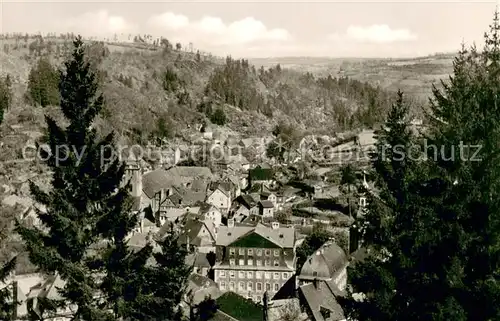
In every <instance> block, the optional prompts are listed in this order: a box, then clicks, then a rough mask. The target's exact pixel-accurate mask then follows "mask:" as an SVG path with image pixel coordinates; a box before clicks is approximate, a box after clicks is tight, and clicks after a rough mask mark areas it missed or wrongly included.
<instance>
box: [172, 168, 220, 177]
mask: <svg viewBox="0 0 500 321" xmlns="http://www.w3.org/2000/svg"><path fill="white" fill-rule="evenodd" d="M166 172H167V174H168V175H170V176H179V177H189V178H192V179H196V178H204V179H207V178H212V171H211V170H210V168H208V167H199V166H174V167H171V168H169V169H168V170H166Z"/></svg>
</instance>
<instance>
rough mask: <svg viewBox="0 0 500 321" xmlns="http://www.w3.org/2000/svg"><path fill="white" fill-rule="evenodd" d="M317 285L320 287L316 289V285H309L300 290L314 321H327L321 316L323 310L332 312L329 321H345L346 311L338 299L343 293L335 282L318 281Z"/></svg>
mask: <svg viewBox="0 0 500 321" xmlns="http://www.w3.org/2000/svg"><path fill="white" fill-rule="evenodd" d="M317 284H318V287H315V285H314V283H309V284H305V285H303V286H301V287H300V288H299V291H300V292H301V294H302V296H303V297H304V299H305V303H306V305H307V306H308V307H309V310H310V312H311V313H312V315H313V321H326V320H325V318H324V317H323V315H322V314H321V310H322V308H323V309H326V310H328V311H330V318H329V319H328V321H341V320H345V316H344V311H343V310H342V307H341V306H340V304H339V303H338V302H337V299H336V297H338V296H341V295H342V292H341V291H340V290H339V289H338V288H337V287H336V286H335V284H334V282H333V281H317Z"/></svg>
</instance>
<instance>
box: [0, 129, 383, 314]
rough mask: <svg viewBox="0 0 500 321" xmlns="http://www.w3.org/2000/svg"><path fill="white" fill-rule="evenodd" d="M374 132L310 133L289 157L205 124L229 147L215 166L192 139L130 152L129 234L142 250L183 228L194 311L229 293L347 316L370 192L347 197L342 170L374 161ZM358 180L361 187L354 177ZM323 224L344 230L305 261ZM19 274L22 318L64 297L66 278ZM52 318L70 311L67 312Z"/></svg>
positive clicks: (261, 141)
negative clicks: (358, 221) (142, 153)
mask: <svg viewBox="0 0 500 321" xmlns="http://www.w3.org/2000/svg"><path fill="white" fill-rule="evenodd" d="M375 137H376V136H375V133H374V131H372V130H365V131H362V132H360V133H358V134H356V135H352V137H351V139H342V140H337V143H335V142H336V140H335V139H332V138H329V137H323V138H321V137H314V136H306V137H304V138H303V139H302V140H301V143H300V144H299V146H300V147H299V148H300V150H296V151H287V153H288V155H287V157H286V160H276V159H275V158H269V157H267V156H266V146H267V145H268V144H269V143H270V142H271V141H272V139H273V138H272V137H254V138H244V139H240V140H238V139H231V138H230V137H229V138H226V139H225V140H223V141H221V140H220V139H215V138H214V136H213V135H212V133H211V132H210V131H206V130H205V131H203V132H202V133H200V140H202V141H204V143H205V145H209V146H222V148H221V150H222V151H224V153H225V154H224V157H217V158H216V157H213V156H212V158H216V161H210V160H208V161H206V163H207V166H193V164H191V165H190V166H184V165H183V164H187V163H189V161H190V158H191V157H192V156H190V155H193V153H192V150H189V148H186V147H181V148H179V147H178V148H176V149H175V150H174V149H171V150H168V149H167V152H163V158H162V160H163V162H156V163H154V164H151V163H150V162H147V161H145V160H144V159H143V158H138V157H135V156H134V155H133V154H130V155H128V158H127V159H126V162H125V163H126V175H125V180H124V183H126V182H128V183H130V185H129V187H130V193H131V195H132V198H133V200H134V202H133V208H132V210H133V213H131V214H135V215H139V217H140V219H139V222H140V224H139V225H138V226H137V228H136V229H135V231H134V232H133V233H132V234H131V235H129V240H128V241H129V246H130V247H132V248H137V249H140V248H141V247H143V246H144V245H146V244H147V243H149V242H153V241H154V240H161V239H162V237H164V235H165V234H166V233H168V231H169V229H170V228H171V226H172V225H173V226H181V227H182V231H181V237H180V242H181V244H182V246H185V247H186V248H187V249H188V250H189V251H190V252H189V253H190V254H189V256H188V258H187V260H186V261H187V262H186V264H188V265H190V266H192V268H193V270H192V275H191V276H190V279H189V285H188V290H187V291H186V309H187V311H189V305H192V304H197V303H199V302H200V301H202V300H203V299H205V298H206V297H207V296H209V297H211V298H213V299H216V300H218V302H219V301H220V300H223V299H224V298H226V297H227V298H226V299H227V300H229V301H230V302H232V301H234V300H243V302H246V304H250V302H251V303H252V304H254V305H255V307H261V306H264V305H265V306H266V308H265V310H266V312H265V313H264V314H263V315H264V316H265V317H266V318H267V319H268V320H279V319H283V314H287V315H288V318H290V314H293V315H295V318H296V319H297V320H305V319H309V320H314V321H317V320H318V321H322V320H332V321H334V320H343V314H342V309H341V308H340V306H339V304H338V303H337V300H336V299H335V298H336V297H337V296H338V295H342V293H343V291H345V289H346V282H347V274H346V268H347V266H348V265H349V264H350V262H351V261H352V258H354V257H356V255H357V253H358V252H360V250H358V248H359V244H357V243H359V242H355V241H354V242H353V238H352V237H350V229H351V228H352V227H351V225H352V224H353V222H354V218H355V216H356V214H355V213H354V211H356V212H362V209H363V207H364V206H366V197H364V196H362V195H361V196H360V194H359V193H358V195H357V196H356V197H357V198H354V196H353V195H355V194H354V193H351V195H350V196H353V198H352V199H351V200H350V201H349V204H348V206H347V207H346V206H342V205H340V204H338V203H339V200H340V199H342V197H343V196H345V195H343V194H347V192H346V189H345V188H342V186H341V183H340V180H339V179H340V177H339V175H341V173H340V170H341V168H342V166H343V165H345V164H346V163H348V162H351V163H356V164H355V165H356V168H359V169H361V168H363V166H366V165H367V164H368V163H367V160H368V152H369V151H370V150H371V149H373V148H374V144H375V142H376V139H375ZM318 141H320V142H321V144H320V143H319V142H318ZM325 143H326V144H327V147H328V148H325ZM249 149H252V151H253V152H254V153H257V155H256V157H254V161H253V162H249V161H248V160H246V158H245V156H243V155H244V154H248V153H245V151H247V150H249ZM212 150H214V149H213V148H212ZM234 150H237V151H238V152H237V153H236V152H234ZM325 150H328V151H329V152H328V155H326V154H325V153H324V151H325ZM321 153H323V155H320V154H321ZM197 155H199V154H197ZM227 155H230V156H227ZM304 164H306V166H307V167H308V168H307V170H306V169H304ZM359 173H363V172H362V171H361V170H360V172H359ZM358 176H359V177H360V179H359V182H358V183H359V184H363V185H365V186H366V187H368V186H369V185H368V183H367V181H366V177H365V175H363V174H361V175H358ZM350 184H352V185H353V186H351V187H352V188H353V190H354V189H355V186H354V185H355V183H354V182H351V183H350ZM351 187H349V190H350V188H351ZM348 196H349V195H348ZM25 199H26V198H25ZM22 200H23V199H22V198H21V197H19V196H17V195H15V194H12V195H10V196H9V197H6V198H4V200H3V204H4V205H11V206H20V205H22V204H23V202H22ZM352 203H354V204H355V206H353V209H352V212H351V206H350V204H352ZM24 204H25V207H24V208H23V209H22V213H23V214H22V215H21V216H22V219H23V220H25V221H26V222H29V224H33V225H39V224H40V222H38V221H37V219H36V214H35V213H36V212H35V210H34V207H33V206H35V205H33V204H29V201H24ZM344 205H345V204H344ZM21 207H22V206H21ZM348 207H349V210H347V208H348ZM17 208H20V207H17ZM317 226H323V227H325V228H326V229H328V230H329V231H331V233H332V235H334V236H335V237H332V238H331V239H330V240H329V241H328V242H326V243H325V244H324V245H323V246H322V247H321V248H319V249H317V251H316V252H315V253H313V254H311V256H310V257H309V258H308V260H307V261H306V262H305V263H304V264H303V266H302V267H301V268H300V270H298V269H297V255H296V249H297V248H298V247H299V246H300V245H301V243H302V242H303V241H304V239H305V238H306V236H307V235H309V234H310V233H312V231H313V230H314V229H315V228H316V227H317ZM351 243H352V244H351ZM354 243H356V244H354ZM10 282H13V283H14V285H15V286H14V289H15V291H14V292H15V293H14V296H15V297H16V298H17V299H18V301H19V302H21V304H20V305H19V306H18V309H17V314H16V315H17V317H18V318H19V319H22V318H23V317H25V316H26V314H27V311H28V306H27V302H34V303H33V304H35V305H36V302H39V301H40V299H41V297H45V298H50V297H51V296H57V295H58V294H57V290H56V288H57V287H58V286H60V285H61V284H60V283H61V282H62V281H61V279H60V278H58V277H57V276H55V277H54V276H51V277H48V278H47V277H45V276H43V275H40V274H38V273H24V272H21V273H17V274H16V275H14V276H13V277H12V278H11V280H10ZM188 293H189V295H188ZM32 299H35V300H32ZM231 305H232V304H231ZM34 310H36V307H35V308H34ZM259 311H261V308H259ZM259 313H260V314H262V313H261V312H259ZM231 314H232V313H231V311H223V310H222V309H219V311H218V315H219V317H220V316H221V315H224V316H225V317H226V318H229V319H231V320H235V319H236V320H239V319H241V318H238V316H237V315H231ZM53 320H54V321H56V320H65V318H64V311H61V313H60V314H58V315H57V316H54V318H53ZM242 321H245V320H242Z"/></svg>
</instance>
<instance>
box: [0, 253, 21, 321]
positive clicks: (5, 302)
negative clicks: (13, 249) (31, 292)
mask: <svg viewBox="0 0 500 321" xmlns="http://www.w3.org/2000/svg"><path fill="white" fill-rule="evenodd" d="M15 267H16V257H14V258H13V259H11V260H10V261H8V262H7V263H5V264H4V265H3V266H1V267H0V283H4V282H5V281H7V278H8V277H9V275H10V274H11V272H12V271H13V270H14V269H15ZM12 290H13V289H12V284H8V285H7V286H6V287H4V288H2V289H0V320H9V319H11V318H12V315H13V313H14V309H15V308H16V306H17V302H16V300H17V298H13V297H12V293H13V291H12Z"/></svg>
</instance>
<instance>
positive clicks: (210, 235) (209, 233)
mask: <svg viewBox="0 0 500 321" xmlns="http://www.w3.org/2000/svg"><path fill="white" fill-rule="evenodd" d="M215 239H216V234H215V227H214V226H208V225H207V224H206V223H205V222H203V221H201V220H189V221H188V222H186V223H185V225H184V230H183V232H182V233H181V235H180V236H179V243H180V244H181V245H184V246H186V247H187V248H188V249H190V250H196V251H197V252H200V253H209V252H215Z"/></svg>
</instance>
